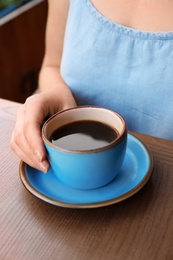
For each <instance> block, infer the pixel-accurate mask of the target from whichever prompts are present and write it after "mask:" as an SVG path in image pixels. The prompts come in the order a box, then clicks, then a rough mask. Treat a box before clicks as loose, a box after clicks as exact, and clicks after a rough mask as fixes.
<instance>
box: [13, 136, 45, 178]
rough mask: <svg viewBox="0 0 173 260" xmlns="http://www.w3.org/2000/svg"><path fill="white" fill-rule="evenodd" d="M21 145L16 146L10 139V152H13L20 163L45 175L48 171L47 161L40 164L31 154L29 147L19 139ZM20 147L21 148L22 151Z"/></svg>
mask: <svg viewBox="0 0 173 260" xmlns="http://www.w3.org/2000/svg"><path fill="white" fill-rule="evenodd" d="M21 143H22V145H19V144H17V143H16V142H14V139H13V137H12V139H11V142H10V146H11V148H12V150H13V151H14V152H15V154H16V155H17V156H18V157H19V158H20V159H21V160H22V161H24V162H25V163H27V164H28V165H30V166H31V167H33V168H36V169H38V170H40V171H42V172H44V173H46V172H47V171H48V169H49V163H48V162H47V160H43V161H41V162H40V161H38V159H37V157H36V156H35V154H34V153H33V151H32V149H31V148H30V147H29V145H27V143H26V142H24V141H22V139H21ZM20 147H22V149H21V148H20Z"/></svg>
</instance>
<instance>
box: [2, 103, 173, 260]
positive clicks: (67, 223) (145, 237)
mask: <svg viewBox="0 0 173 260" xmlns="http://www.w3.org/2000/svg"><path fill="white" fill-rule="evenodd" d="M18 106H19V104H17V103H14V102H10V101H6V100H2V99H0V259H2V260H7V259H8V260H15V259H16V260H20V259H22V260H39V259H43V260H44V259H45V260H55V259H60V260H61V259H62V260H68V259H70V260H73V259H74V260H76V259H79V260H83V259H88V260H90V259H94V260H97V259H103V260H107V259H115V260H129V259H133V260H139V259H140V260H146V259H148V260H172V259H173V142H172V141H167V140H163V139H158V138H154V137H150V136H146V135H142V134H137V136H138V137H140V138H141V139H142V140H143V141H144V142H145V143H146V144H148V146H149V148H150V150H151V152H152V154H153V157H154V162H155V167H154V172H153V175H152V177H151V179H150V180H149V182H148V183H147V184H146V185H145V187H143V188H142V189H141V190H140V191H139V192H138V193H137V194H136V195H134V196H133V197H131V198H129V199H127V200H125V201H124V202H121V203H118V204H115V205H112V206H108V207H104V208H97V209H96V208H95V209H67V208H61V207H56V206H53V205H50V204H48V203H46V202H44V201H41V200H39V199H38V198H36V197H34V196H33V195H31V194H30V193H29V192H28V191H27V190H26V189H25V188H24V186H23V185H22V183H21V181H20V178H19V159H18V158H16V157H15V155H14V154H13V152H12V151H11V150H10V148H9V140H10V136H11V132H12V129H13V125H14V122H15V113H16V109H17V107H18Z"/></svg>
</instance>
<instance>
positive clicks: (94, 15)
mask: <svg viewBox="0 0 173 260" xmlns="http://www.w3.org/2000/svg"><path fill="white" fill-rule="evenodd" d="M172 14H173V1H169V0H167V1H162V0H160V1H158V0H153V1H148V0H143V1H140V0H131V1H128V0H125V1H118V0H109V1H107V0H70V1H69V0H49V12H48V21H47V29H46V50H45V56H44V60H43V64H42V68H41V71H40V77H39V89H40V93H39V94H37V95H34V96H31V97H29V98H28V99H27V100H26V102H25V104H23V105H22V107H21V108H20V109H19V111H18V113H17V119H16V125H15V128H14V131H13V134H12V138H11V147H12V149H13V150H14V152H15V153H16V154H17V155H18V156H19V157H20V158H21V159H22V160H23V161H25V162H26V163H27V164H29V165H31V166H32V167H35V168H37V169H40V170H41V171H43V172H47V170H48V168H49V163H48V161H47V160H46V151H45V148H44V145H43V142H42V138H41V131H40V126H41V124H42V122H43V119H44V118H45V117H46V116H48V115H49V116H50V115H52V114H54V113H55V112H57V111H60V110H63V109H66V108H70V107H73V106H76V105H85V104H92V105H99V106H104V107H107V108H110V109H113V110H116V111H118V112H119V113H120V114H121V115H122V116H124V118H125V119H126V121H127V124H128V128H129V129H130V130H134V131H139V132H143V133H146V134H150V135H155V136H158V137H162V138H167V139H173V131H172V129H173V113H172V110H173V105H172V104H173V15H172Z"/></svg>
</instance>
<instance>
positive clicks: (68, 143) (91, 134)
mask: <svg viewBox="0 0 173 260" xmlns="http://www.w3.org/2000/svg"><path fill="white" fill-rule="evenodd" d="M117 137H118V132H117V131H116V130H115V129H114V128H112V127H110V126H108V125H106V124H102V123H100V122H96V121H77V122H73V123H70V124H67V125H65V126H62V127H60V128H59V129H57V130H56V131H55V132H54V133H53V134H52V136H51V138H50V141H51V142H52V143H53V144H54V145H56V146H58V147H60V148H63V149H66V150H77V151H79V150H81V151H82V150H85V151H86V150H92V149H97V148H101V147H103V146H106V145H108V144H110V143H111V142H112V141H114V140H115V139H116V138H117Z"/></svg>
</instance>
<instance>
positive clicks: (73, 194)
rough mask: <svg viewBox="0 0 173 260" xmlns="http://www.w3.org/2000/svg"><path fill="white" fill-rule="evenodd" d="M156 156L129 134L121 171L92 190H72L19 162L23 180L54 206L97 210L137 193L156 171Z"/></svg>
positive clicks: (52, 175) (32, 191) (49, 174)
mask: <svg viewBox="0 0 173 260" xmlns="http://www.w3.org/2000/svg"><path fill="white" fill-rule="evenodd" d="M153 165H154V163H153V157H152V155H151V153H150V151H149V149H148V147H147V146H146V145H145V144H144V143H143V142H142V141H141V140H139V139H138V138H137V137H135V136H134V135H132V134H128V142H127V152H126V156H125V160H124V163H123V166H122V168H121V171H120V172H119V174H118V175H117V177H116V178H115V179H114V180H113V181H112V182H110V183H109V184H107V185H105V186H103V187H101V188H98V189H93V190H79V189H74V188H71V187H69V186H67V185H65V184H63V183H62V182H60V181H59V180H58V178H57V177H56V176H55V175H54V173H53V172H52V171H51V170H49V171H48V173H47V174H44V173H42V172H41V171H38V170H36V169H34V168H31V167H30V166H28V165H27V164H25V163H24V162H23V161H21V163H20V177H21V181H22V183H23V184H24V186H25V187H26V189H27V190H28V191H30V192H31V193H32V194H33V195H35V196H36V197H38V198H40V199H42V200H44V201H46V202H48V203H51V204H53V205H57V206H61V207H67V208H96V207H103V206H107V205H111V204H114V203H118V202H120V201H123V200H125V199H127V198H129V197H131V196H132V195H134V194H135V193H137V192H138V191H139V190H140V189H141V188H142V187H143V186H144V185H145V184H146V182H147V181H148V180H149V178H150V176H151V174H152V171H153Z"/></svg>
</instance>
